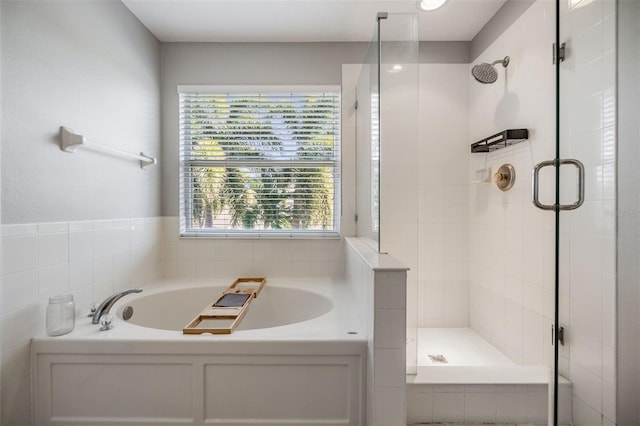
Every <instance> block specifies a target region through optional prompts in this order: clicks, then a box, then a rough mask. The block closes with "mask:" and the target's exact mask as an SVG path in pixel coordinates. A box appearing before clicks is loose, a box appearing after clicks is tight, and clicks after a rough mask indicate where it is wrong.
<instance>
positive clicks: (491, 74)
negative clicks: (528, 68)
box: [471, 56, 509, 84]
mask: <svg viewBox="0 0 640 426" xmlns="http://www.w3.org/2000/svg"><path fill="white" fill-rule="evenodd" d="M495 64H502V66H503V67H504V68H506V67H507V65H509V57H508V56H505V57H504V59H498V60H497V61H493V62H492V63H490V64H487V63H486V62H484V63H482V64H480V65H476V66H474V67H473V68H471V74H472V75H473V77H474V78H475V79H476V80H478V81H479V82H480V83H483V84H490V83H495V82H496V80H497V79H498V71H496V67H494V65H495Z"/></svg>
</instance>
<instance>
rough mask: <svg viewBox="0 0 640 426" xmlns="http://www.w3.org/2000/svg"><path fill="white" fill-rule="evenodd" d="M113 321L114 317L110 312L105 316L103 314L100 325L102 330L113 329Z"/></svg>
mask: <svg viewBox="0 0 640 426" xmlns="http://www.w3.org/2000/svg"><path fill="white" fill-rule="evenodd" d="M112 321H113V317H112V316H111V315H110V314H104V315H103V316H101V317H100V325H101V326H102V327H100V331H106V330H111V329H112V328H113V324H112V323H111V322H112Z"/></svg>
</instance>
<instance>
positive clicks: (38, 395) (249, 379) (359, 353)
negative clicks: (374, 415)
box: [31, 279, 367, 426]
mask: <svg viewBox="0 0 640 426" xmlns="http://www.w3.org/2000/svg"><path fill="white" fill-rule="evenodd" d="M229 283H230V282H226V281H215V282H213V283H212V282H211V281H209V282H197V281H188V282H185V281H182V282H176V281H164V282H161V283H157V284H155V285H153V286H149V287H150V288H145V290H144V292H143V293H140V294H136V295H129V296H126V297H124V298H123V299H121V300H120V301H119V302H118V303H117V304H116V305H115V306H114V308H113V309H112V314H115V315H114V319H113V324H114V328H113V329H111V330H108V331H99V325H93V324H91V321H90V318H88V317H81V318H78V319H77V322H76V328H75V330H74V331H73V332H72V333H70V334H67V335H64V336H59V337H47V336H40V337H37V338H34V339H33V341H32V343H31V358H32V380H33V392H32V395H33V408H34V410H33V412H34V423H35V424H36V425H38V426H40V425H87V426H88V425H103V424H126V425H184V424H196V425H204V424H218V425H246V426H248V425H287V424H288V425H360V424H363V423H364V413H365V398H366V395H365V394H366V381H365V377H366V356H367V355H366V354H367V341H366V336H365V335H364V333H363V331H362V325H361V324H360V322H359V320H358V319H357V317H356V315H355V312H356V311H357V310H356V309H354V305H353V303H352V301H351V298H350V297H349V288H348V285H347V284H346V283H344V282H341V281H336V280H331V279H309V280H306V279H305V280H300V279H297V280H286V279H268V280H267V284H266V286H265V288H264V289H263V291H262V292H261V293H260V295H259V296H258V298H257V299H256V300H255V301H253V303H252V304H251V306H250V308H249V311H248V313H247V315H246V317H245V318H244V319H243V321H242V323H241V324H240V326H239V327H238V328H237V329H236V330H235V331H234V332H233V333H232V334H230V335H211V334H201V335H183V334H182V327H183V326H184V325H185V324H187V323H188V322H189V321H190V320H191V319H193V317H195V315H197V314H198V313H199V312H200V310H201V309H202V308H203V307H204V306H205V305H207V304H208V303H209V301H212V300H215V299H216V296H217V295H219V294H220V292H221V291H222V290H224V289H225V288H226V287H227V285H228V284H229ZM127 306H131V307H132V308H133V316H132V317H131V318H130V319H129V320H128V321H125V320H124V319H123V318H122V312H123V311H124V309H125V307H127Z"/></svg>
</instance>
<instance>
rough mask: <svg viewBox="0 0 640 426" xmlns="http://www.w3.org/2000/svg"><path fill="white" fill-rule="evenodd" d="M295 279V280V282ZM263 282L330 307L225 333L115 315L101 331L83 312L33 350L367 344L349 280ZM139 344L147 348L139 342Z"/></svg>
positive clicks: (176, 282)
mask: <svg viewBox="0 0 640 426" xmlns="http://www.w3.org/2000/svg"><path fill="white" fill-rule="evenodd" d="M228 282H229V280H228V279H224V280H223V279H213V280H185V279H165V280H162V281H159V282H156V283H154V284H152V285H147V286H145V287H144V288H145V291H146V292H147V294H152V293H156V292H161V291H166V290H170V289H177V288H187V287H207V286H222V285H224V283H228ZM296 283H298V284H297V285H296ZM267 285H272V286H279V287H291V286H293V287H295V288H304V289H305V290H308V291H312V292H317V293H319V294H321V295H323V296H325V297H328V298H329V299H330V300H331V301H332V303H333V308H332V309H331V310H330V311H329V312H327V313H325V314H324V315H321V316H319V317H316V318H313V319H310V320H307V321H303V322H298V323H294V324H288V325H283V326H277V327H270V328H262V329H251V330H236V331H234V332H233V333H232V334H229V335H211V334H203V335H199V334H196V335H185V334H182V332H181V331H170V330H162V329H154V328H148V327H143V326H139V325H135V324H129V323H127V322H126V321H124V320H122V319H120V318H118V317H117V316H116V315H114V318H113V324H114V328H113V329H111V330H108V331H99V328H100V326H99V325H95V324H91V318H88V317H86V316H84V315H82V316H76V327H75V329H74V330H73V331H72V332H71V333H69V334H65V335H63V336H56V337H50V336H46V335H45V334H40V335H38V336H36V337H34V338H33V339H32V347H33V348H34V349H35V350H37V351H41V350H42V351H45V352H48V351H50V350H51V351H56V352H60V351H62V352H65V353H71V352H74V351H77V350H79V349H78V348H82V347H86V346H84V345H85V344H86V343H91V345H99V346H100V348H101V349H100V350H106V351H108V353H112V352H111V351H112V350H113V353H121V352H122V349H113V348H112V347H110V346H109V345H112V346H113V342H122V343H125V342H127V343H132V342H137V343H134V344H130V345H128V346H130V347H129V348H128V350H132V351H134V352H135V353H148V351H149V350H154V351H161V352H162V353H184V352H182V350H181V349H180V347H182V346H184V345H187V344H188V345H189V347H190V350H195V351H197V352H198V353H200V351H202V352H201V353H212V352H211V351H214V352H216V353H227V350H229V351H231V353H232V352H234V351H237V350H238V349H239V348H240V347H237V346H236V345H233V347H234V348H235V349H229V348H225V347H223V346H224V345H211V343H212V342H216V343H220V342H234V343H236V344H238V345H242V347H243V349H242V350H244V349H247V350H254V349H255V350H260V351H266V352H268V353H272V352H273V353H282V349H281V347H282V346H283V345H285V346H292V345H293V344H294V343H303V344H305V345H306V349H303V350H302V352H304V353H308V352H309V351H308V349H309V350H310V349H311V347H314V350H316V351H318V350H319V351H322V352H324V351H323V347H324V348H325V349H327V350H329V352H330V353H335V352H334V351H335V350H336V348H338V347H340V345H344V344H347V347H350V348H351V349H348V350H347V351H348V352H350V353H352V351H353V350H356V348H361V347H362V345H363V344H364V345H366V344H367V337H366V334H365V332H364V327H363V325H362V323H361V322H360V320H359V319H358V318H357V315H356V314H357V312H356V311H357V308H356V307H354V306H349V305H348V303H349V300H350V294H349V293H350V289H349V285H348V283H346V282H345V281H344V280H343V279H333V278H305V279H300V278H295V279H293V278H292V279H289V278H268V279H267ZM142 294H144V292H143V293H140V294H136V295H130V296H131V297H130V298H129V299H127V298H128V297H129V296H127V297H124V298H122V299H121V300H120V301H118V303H116V304H115V305H114V307H113V309H112V313H115V312H116V311H117V309H118V308H119V307H120V306H123V305H125V304H126V303H127V300H128V301H131V300H134V298H137V297H141V295H142ZM334 296H335V297H334ZM350 331H355V332H356V333H357V334H349V332H350ZM174 342H180V343H181V345H180V346H179V347H178V348H177V349H176V348H172V347H171V345H168V344H167V343H174ZM143 343H144V344H145V345H146V346H143V345H142V344H143ZM199 346H202V348H199ZM91 347H92V348H93V346H91ZM279 348H280V349H279ZM330 348H331V349H330ZM183 349H184V348H183ZM338 350H339V349H338ZM358 350H359V349H358ZM339 351H340V350H339ZM266 352H265V353H266Z"/></svg>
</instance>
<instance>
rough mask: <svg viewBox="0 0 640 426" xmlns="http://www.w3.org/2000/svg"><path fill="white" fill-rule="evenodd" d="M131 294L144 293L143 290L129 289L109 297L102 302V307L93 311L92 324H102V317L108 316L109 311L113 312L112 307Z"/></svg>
mask: <svg viewBox="0 0 640 426" xmlns="http://www.w3.org/2000/svg"><path fill="white" fill-rule="evenodd" d="M131 293H142V289H141V288H129V289H127V290H122V291H120V292H118V293H116V294H114V295H112V296H109V297H107V298H106V299H105V300H104V302H102V303H101V304H100V306H98V307H97V308H96V310H95V311H93V309H92V310H91V315H90V316H91V317H92V320H91V324H99V323H100V317H102V316H103V315H106V314H108V313H109V311H110V310H111V307H112V306H113V305H114V304H115V303H116V302H117V301H118V300H120V299H121V298H122V297H124V296H126V295H127V294H131Z"/></svg>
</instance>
